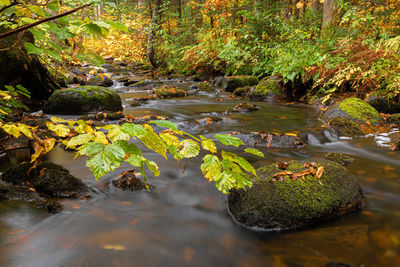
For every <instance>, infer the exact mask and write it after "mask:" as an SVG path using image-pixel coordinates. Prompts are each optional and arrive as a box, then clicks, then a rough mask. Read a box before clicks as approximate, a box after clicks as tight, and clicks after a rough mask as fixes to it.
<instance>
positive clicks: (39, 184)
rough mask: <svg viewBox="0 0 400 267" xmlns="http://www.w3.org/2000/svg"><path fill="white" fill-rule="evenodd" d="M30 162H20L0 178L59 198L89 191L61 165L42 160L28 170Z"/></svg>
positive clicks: (75, 196) (76, 195) (74, 196)
mask: <svg viewBox="0 0 400 267" xmlns="http://www.w3.org/2000/svg"><path fill="white" fill-rule="evenodd" d="M31 167H32V165H31V164H30V163H24V164H20V165H18V166H15V167H11V168H9V169H8V170H7V171H5V172H4V174H3V176H2V180H3V181H5V182H8V183H11V184H12V185H16V186H22V185H26V184H29V185H31V186H33V188H35V190H36V191H37V192H39V193H43V194H46V195H49V196H51V197H59V198H77V197H79V196H80V195H82V194H85V193H87V192H89V188H88V187H87V186H86V185H85V184H84V183H83V182H82V181H81V180H80V179H78V178H76V177H74V176H72V175H71V174H70V173H69V171H68V170H67V169H65V168H63V167H62V166H59V165H56V164H53V163H49V162H42V163H40V164H39V165H38V166H37V167H36V168H35V169H32V170H31V171H30V172H29V175H28V171H29V169H30V168H31Z"/></svg>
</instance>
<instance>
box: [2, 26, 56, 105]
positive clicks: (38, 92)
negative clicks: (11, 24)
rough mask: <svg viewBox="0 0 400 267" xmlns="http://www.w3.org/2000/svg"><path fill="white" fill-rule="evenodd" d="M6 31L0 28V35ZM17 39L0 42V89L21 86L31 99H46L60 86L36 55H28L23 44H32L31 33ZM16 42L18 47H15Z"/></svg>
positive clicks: (6, 39)
mask: <svg viewBox="0 0 400 267" xmlns="http://www.w3.org/2000/svg"><path fill="white" fill-rule="evenodd" d="M8 30H9V29H5V28H4V27H0V33H4V32H6V31H8ZM18 38H19V35H18V34H14V35H11V36H9V37H7V38H3V39H1V40H0V70H1V71H0V89H2V88H3V86H4V85H14V86H15V85H17V84H21V85H22V86H24V87H25V88H27V89H28V90H29V91H30V92H31V96H32V97H34V98H38V99H47V98H48V97H49V96H50V95H51V93H52V92H53V91H54V90H55V89H58V88H60V85H59V84H58V83H57V81H56V79H55V77H54V76H53V75H51V73H50V72H49V71H48V69H47V68H46V67H45V66H44V65H43V64H42V63H41V62H40V60H39V58H38V57H37V56H36V55H32V54H30V55H28V53H27V51H26V49H25V47H24V43H34V38H33V35H32V33H30V32H29V31H26V32H25V33H24V35H23V37H22V38H21V40H20V41H19V40H18ZM17 41H18V43H19V44H20V45H15V44H16V43H17ZM7 48H11V49H7Z"/></svg>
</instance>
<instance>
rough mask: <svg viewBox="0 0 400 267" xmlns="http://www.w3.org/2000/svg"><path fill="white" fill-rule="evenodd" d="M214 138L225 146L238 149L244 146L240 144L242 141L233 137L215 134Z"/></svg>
mask: <svg viewBox="0 0 400 267" xmlns="http://www.w3.org/2000/svg"><path fill="white" fill-rule="evenodd" d="M214 137H215V138H216V139H217V140H218V141H220V142H221V143H222V144H224V145H226V146H235V147H239V146H241V145H244V143H243V142H242V140H240V138H237V137H234V136H229V135H224V134H216V135H214Z"/></svg>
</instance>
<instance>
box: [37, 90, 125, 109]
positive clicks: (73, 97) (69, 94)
mask: <svg viewBox="0 0 400 267" xmlns="http://www.w3.org/2000/svg"><path fill="white" fill-rule="evenodd" d="M121 110H122V104H121V98H120V96H119V95H118V94H116V93H115V92H114V91H112V90H109V89H106V88H103V87H98V86H83V87H78V88H70V89H66V90H56V91H55V92H54V93H53V94H52V95H51V97H50V98H49V100H48V101H47V102H46V104H45V105H44V107H43V111H44V112H45V113H50V114H59V115H80V114H86V113H90V112H100V111H105V112H117V111H121Z"/></svg>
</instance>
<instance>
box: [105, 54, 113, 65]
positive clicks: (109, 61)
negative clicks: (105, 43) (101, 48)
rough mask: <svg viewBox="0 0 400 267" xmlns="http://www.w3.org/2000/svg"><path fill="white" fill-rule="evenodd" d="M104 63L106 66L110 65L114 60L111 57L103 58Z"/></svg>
mask: <svg viewBox="0 0 400 267" xmlns="http://www.w3.org/2000/svg"><path fill="white" fill-rule="evenodd" d="M104 61H105V62H106V63H107V64H112V63H113V62H114V58H113V57H111V56H109V57H105V58H104Z"/></svg>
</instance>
